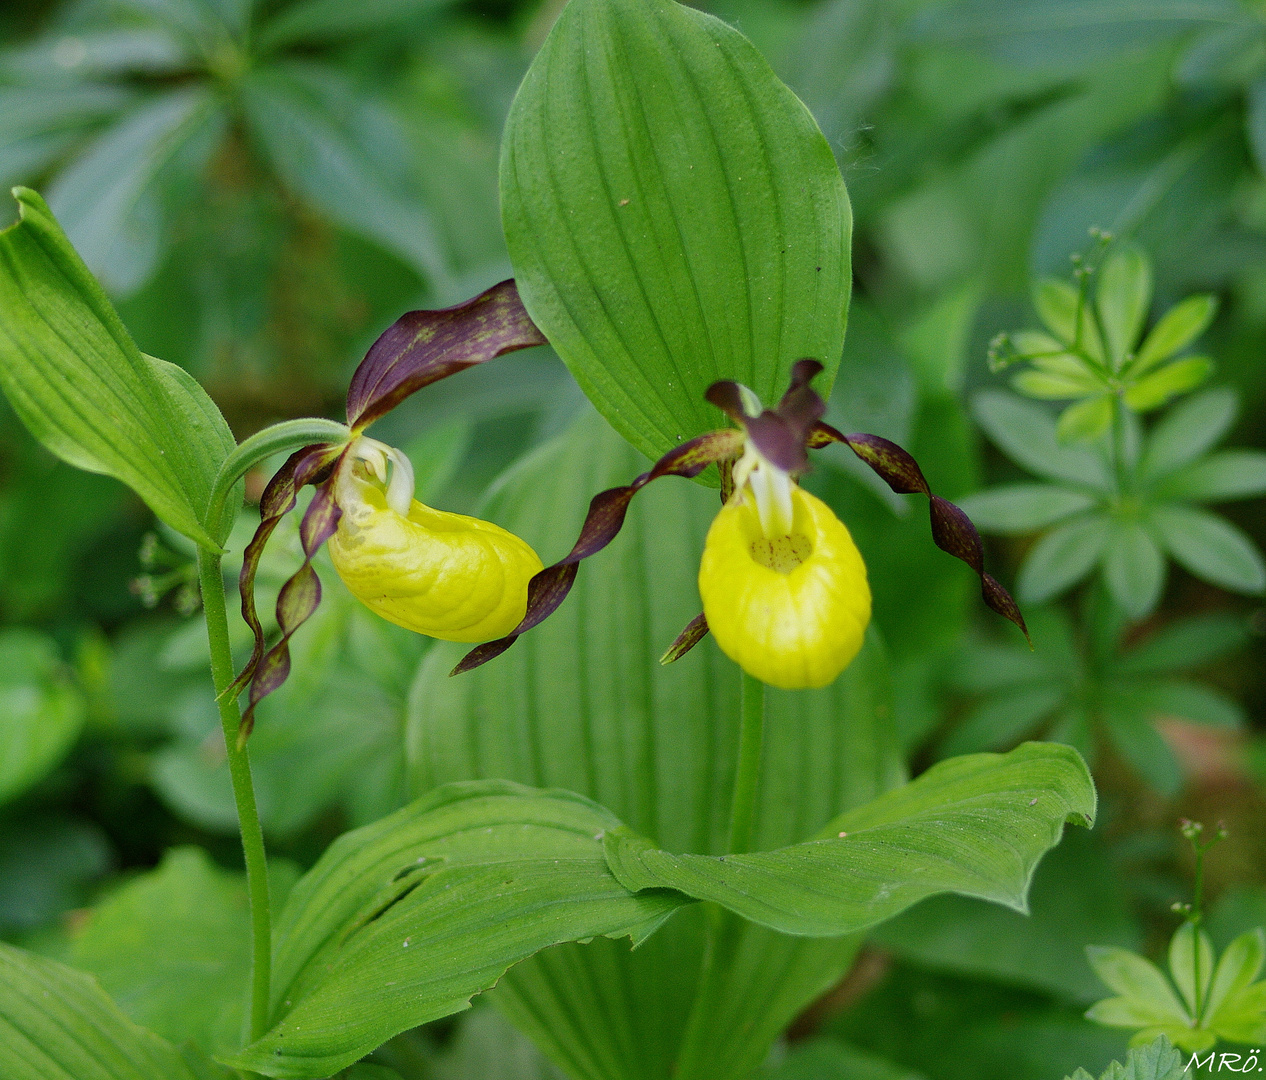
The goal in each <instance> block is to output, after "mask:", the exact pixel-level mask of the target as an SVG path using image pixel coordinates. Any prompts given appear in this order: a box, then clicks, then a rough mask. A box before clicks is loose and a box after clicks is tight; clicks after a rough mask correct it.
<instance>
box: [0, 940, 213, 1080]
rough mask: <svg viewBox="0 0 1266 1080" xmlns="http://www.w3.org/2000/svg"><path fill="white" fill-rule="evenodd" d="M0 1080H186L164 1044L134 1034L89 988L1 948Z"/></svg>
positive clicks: (51, 966) (41, 961) (39, 960)
mask: <svg viewBox="0 0 1266 1080" xmlns="http://www.w3.org/2000/svg"><path fill="white" fill-rule="evenodd" d="M0 1076H3V1077H4V1078H5V1080H193V1078H192V1076H191V1075H190V1073H189V1070H188V1069H187V1067H186V1066H185V1063H184V1062H183V1061H182V1060H181V1059H180V1055H179V1054H177V1053H176V1051H175V1050H174V1049H172V1047H171V1046H170V1044H168V1043H166V1042H164V1041H163V1040H162V1039H160V1038H159V1037H158V1036H157V1035H155V1034H154V1033H153V1032H150V1031H146V1030H145V1029H144V1028H142V1027H137V1025H136V1024H134V1023H132V1021H131V1020H129V1019H128V1018H127V1017H126V1016H124V1015H123V1013H122V1012H120V1011H119V1007H118V1006H117V1005H116V1004H115V1003H114V1002H113V1001H111V1000H110V999H109V998H108V997H107V996H106V995H105V993H104V992H103V991H102V989H101V987H100V986H98V985H97V983H96V981H95V980H94V979H93V978H92V977H91V976H89V975H85V974H84V973H83V972H81V971H74V970H73V969H71V968H68V967H66V966H65V965H64V964H59V963H57V962H56V961H55V960H47V959H45V958H44V957H42V956H33V955H31V954H30V953H28V952H23V951H22V950H21V949H15V948H13V947H12V946H11V945H5V944H3V943H0Z"/></svg>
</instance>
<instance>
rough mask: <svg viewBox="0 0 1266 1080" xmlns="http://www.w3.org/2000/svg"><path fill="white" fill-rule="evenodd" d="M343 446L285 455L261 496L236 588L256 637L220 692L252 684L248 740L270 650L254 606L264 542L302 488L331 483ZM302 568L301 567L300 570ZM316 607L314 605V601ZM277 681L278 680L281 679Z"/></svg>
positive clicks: (244, 730) (230, 693)
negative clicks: (256, 522)
mask: <svg viewBox="0 0 1266 1080" xmlns="http://www.w3.org/2000/svg"><path fill="white" fill-rule="evenodd" d="M344 449H345V448H344V447H341V446H327V445H315V446H305V447H303V449H301V450H296V451H295V452H294V453H293V454H291V455H290V457H288V458H287V459H286V463H285V464H284V465H282V467H281V468H280V469H278V470H277V472H276V474H275V475H274V476H273V478H272V479H271V480H270V481H268V486H267V487H265V488H264V493H263V495H262V496H261V497H260V500H259V526H258V528H256V530H255V535H254V536H253V537H251V542H250V543H249V544H247V545H246V550H245V551H244V552H243V553H242V572H241V575H240V576H239V578H238V590H239V592H240V593H241V597H242V618H243V619H244V620H245V622H246V625H247V626H249V627H250V629H251V634H252V635H253V637H254V639H255V642H254V645H253V647H252V649H251V656H250V659H249V660H247V662H246V666H245V667H243V668H242V670H241V672H240V673H239V674H238V676H237V678H236V679H234V680H233V682H232V683H231V684H230V685H229V686H228V688H227V689H225V691H224V692H223V694H222V695H221V696H222V697H230V698H235V697H237V696H238V694H240V693H241V692H242V691H243V690H244V689H246V687H247V685H248V684H250V685H251V687H252V690H251V698H252V707H250V708H248V709H247V715H246V716H245V717H243V721H242V727H241V729H240V731H239V736H238V737H239V739H242V740H244V739H245V738H246V737H247V736H248V735H249V734H250V729H251V726H252V725H253V723H254V718H253V712H252V709H253V703H254V701H257V700H258V697H257V696H256V694H255V690H254V687H255V685H256V683H257V682H258V680H259V675H260V671H261V667H262V666H263V665H264V664H265V663H266V662H267V660H268V655H269V654H268V652H267V650H266V648H265V645H266V642H265V639H264V627H263V625H262V624H261V623H260V621H259V612H258V610H257V608H256V606H255V575H256V574H257V573H258V571H259V561H260V559H261V558H262V557H263V554H264V547H265V545H267V543H268V540H269V538H270V537H271V536H272V534H273V532H274V531H275V530H276V528H277V526H278V525H279V524H281V519H282V518H283V517H285V516H286V514H288V513H290V511H291V510H293V509H294V507H295V502H296V499H297V495H298V492H299V489H300V488H302V487H304V486H305V485H306V484H310V483H325V484H326V486H327V487H328V486H329V476H330V474H331V473H332V471H333V469H334V467H335V465H336V464H337V462H338V459H339V457H340V456H341V455H342V453H343V450H344ZM317 501H318V500H317V499H313V505H315V504H316V503H317ZM330 505H331V506H333V499H332V498H331V499H330ZM312 513H313V511H312V506H311V505H310V506H309V507H308V511H307V513H305V515H304V519H303V525H302V526H301V527H300V534H301V538H303V542H304V549H305V551H306V550H307V547H308V545H309V542H310V541H311V539H312V537H313V536H314V535H315V533H314V532H313V529H312V528H311V527H308V521H309V518H311V517H312ZM335 524H336V525H337V518H335ZM305 529H306V530H307V534H308V535H307V537H303V533H304V531H305ZM332 531H333V530H332V529H331V532H332ZM326 535H327V536H328V535H329V534H328V533H327V534H326ZM322 542H323V541H322ZM319 546H320V544H319V543H318V544H316V546H313V547H312V551H313V552H315V551H316V548H317V547H319ZM304 565H305V566H307V565H308V563H307V561H305V563H304ZM308 569H309V570H311V567H310V566H309V567H308ZM302 572H303V571H302V570H300V573H302ZM312 577H313V578H315V577H316V574H315V571H313V572H312ZM291 581H294V578H291ZM291 581H288V582H287V583H286V585H285V586H283V589H282V592H283V594H284V593H285V590H286V588H288V587H290V584H291ZM315 588H316V603H319V602H320V596H321V594H320V582H317V584H316V587H315ZM300 591H301V586H299V585H296V586H295V588H293V589H292V590H291V599H290V600H288V603H293V598H294V597H296V596H297V595H298V594H299V592H300ZM281 601H282V597H281V596H278V599H277V603H278V607H279V608H280V606H281ZM313 609H314V610H315V604H314V605H313ZM305 617H306V616H305ZM288 662H289V661H288V658H287V663H288ZM271 678H272V675H271V674H270V675H269V679H271ZM281 678H282V681H283V682H284V681H285V675H284V674H283V675H282V677H281ZM265 681H268V680H265ZM277 685H280V683H278V684H277ZM260 696H262V695H260Z"/></svg>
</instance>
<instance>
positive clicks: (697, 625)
mask: <svg viewBox="0 0 1266 1080" xmlns="http://www.w3.org/2000/svg"><path fill="white" fill-rule="evenodd" d="M707 636H708V618H707V616H706V615H704V613H703V612H702V611H701V612H699V614H698V615H696V616H695V617H694V618H693V619H691V620H690V622H688V623H687V624H686V629H684V630H683V631H682V632H681V633H680V634H678V635H677V640H676V641H674V642H673V643H672V644H671V645H669V646H668V651H667V652H666V653H664V655H663V656H661V657H660V658H659V662H660V663H661V664H671V663H672V662H673V661H674V660H680V659H681V658H682V657H683V656H685V655H686V653H688V652H689V651H690V650H691V649H693V648H694V647H695V646H696V645H698V644H699V642H701V641H702V640H703V639H704V638H705V637H707Z"/></svg>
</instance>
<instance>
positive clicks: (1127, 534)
mask: <svg viewBox="0 0 1266 1080" xmlns="http://www.w3.org/2000/svg"><path fill="white" fill-rule="evenodd" d="M1103 577H1104V580H1105V581H1106V582H1107V584H1108V591H1109V592H1110V593H1111V594H1112V599H1113V600H1115V601H1116V603H1117V605H1118V606H1119V607H1120V608H1121V609H1122V610H1123V611H1124V612H1125V613H1126V614H1128V615H1129V616H1130V617H1131V618H1132V619H1141V618H1142V617H1143V616H1144V615H1146V614H1147V613H1148V612H1149V611H1151V610H1152V608H1154V607H1155V606H1156V603H1157V601H1158V600H1160V594H1161V590H1162V589H1163V588H1164V587H1165V556H1164V555H1162V554H1161V550H1160V548H1159V547H1158V546H1157V544H1156V541H1155V539H1153V537H1152V534H1151V533H1150V532H1149V531H1148V530H1147V529H1146V528H1144V527H1143V526H1142V525H1140V524H1139V523H1138V522H1137V521H1127V522H1117V523H1115V524H1114V525H1113V527H1112V531H1111V533H1110V534H1109V536H1108V541H1107V547H1106V548H1105V549H1104V553H1103Z"/></svg>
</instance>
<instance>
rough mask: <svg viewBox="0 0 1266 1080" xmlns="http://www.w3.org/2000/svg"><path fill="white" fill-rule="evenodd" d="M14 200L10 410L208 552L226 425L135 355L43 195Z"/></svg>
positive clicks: (1, 299) (8, 310) (8, 292)
mask: <svg viewBox="0 0 1266 1080" xmlns="http://www.w3.org/2000/svg"><path fill="white" fill-rule="evenodd" d="M14 192H15V195H16V197H17V200H18V203H19V206H20V209H21V215H22V216H21V220H20V221H19V222H18V223H17V224H16V225H14V226H13V227H12V228H10V229H9V230H7V231H6V232H4V233H0V386H2V387H3V389H4V392H5V394H6V395H7V396H8V398H9V401H10V403H11V404H12V405H13V408H14V411H15V412H16V413H17V414H18V416H19V417H20V418H21V419H22V422H23V423H24V424H26V426H27V427H28V428H29V429H30V430H31V433H32V434H33V435H35V437H36V438H37V439H39V440H40V442H42V443H43V444H44V445H45V446H46V447H48V449H49V450H51V451H52V452H53V453H54V454H56V455H57V456H58V457H60V458H61V459H62V460H64V461H67V462H69V463H70V464H71V465H74V466H76V467H78V468H80V469H86V470H88V471H89V472H97V473H105V474H106V475H107V476H113V477H116V478H117V479H119V480H122V481H123V482H124V483H125V484H127V485H128V486H129V487H130V488H132V489H133V490H134V491H135V492H136V493H137V494H138V495H140V497H141V498H142V499H144V500H145V501H146V502H147V503H148V504H149V506H150V509H152V510H153V511H154V513H156V514H157V515H158V516H159V517H160V518H162V520H163V521H165V522H167V524H168V525H170V526H171V527H172V528H173V529H176V530H177V531H178V532H181V533H184V535H186V536H188V537H189V538H190V539H192V540H195V541H197V542H199V543H203V544H213V543H214V540H213V538H212V537H210V536H208V534H207V532H206V530H205V529H204V528H203V525H202V516H203V514H204V513H205V511H206V507H207V502H208V500H209V499H210V495H211V490H212V487H213V485H214V483H215V476H216V472H217V470H218V469H219V465H220V462H221V461H222V460H223V459H224V457H225V456H226V455H227V454H228V452H229V451H230V450H231V449H232V448H233V446H234V442H233V436H232V434H231V433H230V432H229V429H228V425H227V424H226V423H225V422H224V419H223V417H221V416H220V413H219V410H217V409H216V407H215V405H214V404H213V403H212V401H211V399H210V398H209V397H207V395H206V393H205V392H204V391H203V390H202V389H201V387H199V386H198V384H197V383H196V382H195V381H194V380H193V378H191V377H190V376H189V375H188V374H187V373H186V372H184V371H183V370H182V369H180V368H177V367H175V366H174V365H172V364H167V363H164V362H163V361H161V360H155V359H154V358H153V357H148V356H145V355H143V354H142V353H141V352H140V351H139V350H138V349H137V347H136V345H135V343H134V342H133V341H132V339H131V337H129V336H128V332H127V330H126V329H124V327H123V324H122V322H120V320H119V317H118V315H117V314H116V313H115V311H114V308H113V307H112V306H111V305H110V301H109V300H108V299H106V296H105V293H103V292H102V291H101V286H100V285H98V284H97V282H96V281H95V280H93V277H92V275H91V274H90V273H89V272H88V268H87V267H86V266H84V264H83V262H82V260H81V259H80V258H79V256H78V255H77V254H76V253H75V250H74V249H73V248H72V247H71V246H70V244H69V242H68V241H67V240H66V237H65V235H64V234H63V233H62V231H61V229H60V228H59V226H58V224H57V222H56V221H55V220H54V219H53V216H52V215H51V214H50V213H49V211H48V207H47V206H45V204H44V201H43V199H41V198H40V197H39V196H38V195H37V194H35V192H33V191H30V190H28V189H26V188H15V189H14ZM231 524H232V521H231V520H227V521H226V522H225V524H224V529H225V531H227V528H228V526H229V525H231ZM221 538H222V537H216V538H215V539H221Z"/></svg>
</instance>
